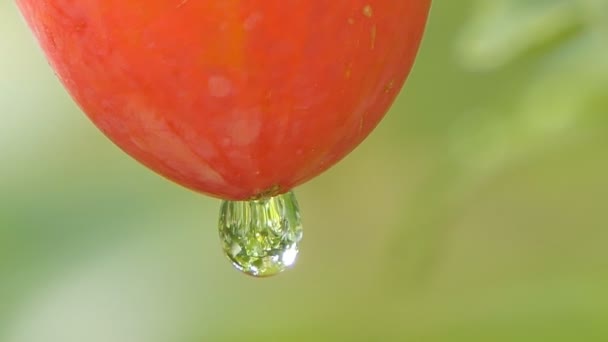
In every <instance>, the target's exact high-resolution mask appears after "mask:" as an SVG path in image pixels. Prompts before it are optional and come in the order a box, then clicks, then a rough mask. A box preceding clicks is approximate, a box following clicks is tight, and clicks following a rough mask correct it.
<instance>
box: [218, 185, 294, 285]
mask: <svg viewBox="0 0 608 342" xmlns="http://www.w3.org/2000/svg"><path fill="white" fill-rule="evenodd" d="M219 233H220V239H221V242H222V247H223V249H224V253H225V254H226V256H227V257H228V259H230V261H231V262H232V264H233V265H234V267H236V268H237V269H239V270H240V271H242V272H244V273H246V274H249V275H252V276H255V277H267V276H273V275H276V274H279V273H281V272H283V271H285V270H286V269H287V268H289V267H291V266H293V264H294V263H295V261H296V257H297V255H298V245H299V243H300V240H301V239H302V224H301V222H300V209H299V208H298V202H297V200H296V197H295V195H294V194H293V192H288V193H285V194H282V195H278V196H274V197H267V198H261V199H256V200H251V201H223V202H222V206H221V208H220V220H219Z"/></svg>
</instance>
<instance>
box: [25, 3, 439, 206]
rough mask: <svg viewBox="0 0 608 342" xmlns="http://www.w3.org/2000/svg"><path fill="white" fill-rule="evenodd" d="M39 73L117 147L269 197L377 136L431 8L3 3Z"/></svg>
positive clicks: (198, 182)
mask: <svg viewBox="0 0 608 342" xmlns="http://www.w3.org/2000/svg"><path fill="white" fill-rule="evenodd" d="M16 2H17V5H18V6H19V8H20V9H21V11H22V13H23V15H24V16H25V18H26V21H27V22H28V24H29V25H30V27H31V29H32V30H33V32H34V33H35V35H36V37H37V38H38V40H39V42H40V44H41V46H42V48H43V50H44V52H45V54H46V56H47V58H48V60H49V62H50V64H51V66H52V67H53V69H54V70H55V72H56V73H57V75H58V77H59V78H60V80H61V82H62V83H63V84H64V86H65V87H66V89H67V90H68V91H69V92H70V94H71V96H72V97H73V98H74V99H75V101H76V102H77V103H78V104H79V106H80V107H81V108H82V110H83V111H84V112H85V113H86V114H87V115H88V117H89V118H90V119H91V120H92V121H93V122H94V123H95V125H96V126H97V127H98V128H99V129H100V130H101V131H103V133H104V134H105V135H107V136H108V137H109V138H110V139H111V140H112V141H113V142H114V143H116V145H118V146H119V147H120V148H122V149H123V150H124V151H125V152H127V153H128V154H130V155H131V156H133V157H134V158H135V159H137V160H138V161H140V162H141V163H143V164H144V165H146V166H148V167H149V168H151V169H153V170H154V171H156V172H158V173H160V174H161V175H163V176H165V177H167V178H169V179H171V180H173V181H175V182H177V183H179V184H182V185H184V186H186V187H188V188H190V189H193V190H195V191H198V192H201V193H204V194H208V195H211V196H214V197H219V198H224V199H229V200H245V199H252V198H259V197H265V196H270V195H276V194H279V193H283V192H285V191H288V190H290V189H291V188H293V187H295V186H297V185H299V184H301V183H303V182H305V181H307V180H309V179H311V178H313V177H315V176H316V175H318V174H320V173H321V172H323V171H324V170H326V169H328V168H329V167H331V166H332V165H334V164H335V163H336V162H338V161H339V160H340V159H342V158H343V157H344V156H346V155H347V154H348V153H349V152H350V151H352V150H353V149H354V148H355V147H356V146H357V145H358V144H359V143H361V142H362V141H363V140H364V139H365V138H366V137H367V136H368V135H369V133H370V132H371V131H372V130H373V129H374V127H376V125H377V124H378V123H379V121H380V120H381V119H382V117H383V116H384V115H385V113H386V112H387V111H388V109H389V107H390V105H391V104H392V103H393V101H394V100H395V98H396V96H397V94H398V93H399V91H400V89H401V88H402V86H403V84H404V82H405V79H406V77H407V75H408V74H409V72H410V70H411V68H412V65H413V63H414V59H415V56H416V54H417V51H418V48H419V45H420V41H421V37H422V35H423V31H424V27H425V24H426V19H427V15H428V11H429V7H430V0H365V1H358V0H331V1H328V0H288V1H285V0H281V1H279V0H213V1H212V0H16Z"/></svg>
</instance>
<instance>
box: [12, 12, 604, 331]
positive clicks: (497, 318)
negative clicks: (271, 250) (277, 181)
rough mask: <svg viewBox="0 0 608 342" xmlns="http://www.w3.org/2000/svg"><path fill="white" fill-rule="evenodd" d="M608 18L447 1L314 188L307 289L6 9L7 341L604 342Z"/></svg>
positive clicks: (301, 271)
mask: <svg viewBox="0 0 608 342" xmlns="http://www.w3.org/2000/svg"><path fill="white" fill-rule="evenodd" d="M606 37H608V1H606V0H547V1H525V0H517V1H513V0H493V1H490V0H485V1H484V0H478V1H471V0H463V1H459V2H457V3H456V2H454V1H436V2H435V4H434V6H433V11H432V15H431V20H430V22H429V26H428V30H427V35H426V38H425V41H424V44H423V46H422V50H421V53H420V56H419V59H418V62H417V64H416V67H415V69H414V71H413V73H412V75H411V77H410V79H409V81H408V83H407V85H406V87H405V89H404V91H403V93H402V95H401V96H400V98H399V100H398V102H397V103H396V104H395V106H394V107H393V109H392V110H391V112H390V113H389V115H388V116H387V118H386V119H385V121H384V122H383V123H382V124H381V125H380V126H379V127H378V129H377V130H376V131H375V132H374V134H372V136H371V137H370V138H369V139H368V140H367V141H366V142H365V143H364V144H363V145H362V146H361V147H360V148H358V149H357V150H356V151H355V152H354V153H353V154H352V155H351V156H349V157H348V158H347V159H345V160H344V161H343V162H342V163H340V164H339V165H338V166H336V167H335V168H333V169H332V170H330V171H329V172H327V173H326V174H324V175H323V176H321V177H319V178H317V179H315V180H313V181H312V182H310V183H308V184H306V185H304V186H302V187H301V188H299V189H298V194H299V198H300V200H299V201H300V204H301V207H302V210H303V220H304V224H305V238H304V239H305V241H304V243H303V246H302V254H301V257H300V260H299V263H298V265H297V267H296V269H295V270H293V271H291V272H289V273H287V274H285V275H283V276H281V277H278V278H275V279H265V280H254V279H250V278H247V277H244V276H242V275H240V274H238V273H237V272H236V271H233V270H232V269H231V267H230V266H229V264H228V262H227V261H226V260H225V259H224V257H223V256H222V255H221V252H220V247H219V242H218V236H217V232H216V221H217V208H218V203H217V201H216V200H213V199H209V198H205V197H202V196H199V195H197V194H194V193H191V192H189V191H187V190H185V189H183V188H180V187H178V186H175V185H174V184H171V183H169V182H167V181H165V180H164V179H162V178H160V177H158V176H156V175H155V174H153V173H152V172H150V171H148V170H147V169H145V168H144V167H143V166H141V165H139V164H137V163H135V162H134V161H132V160H131V159H130V158H129V157H127V156H126V155H124V154H123V153H121V152H120V151H119V150H118V149H117V148H116V147H115V146H113V145H112V144H111V143H110V142H109V141H108V140H107V139H106V138H104V137H103V136H102V134H101V133H100V132H98V131H97V130H96V129H95V128H94V127H93V126H92V125H91V124H90V123H89V122H88V120H87V119H86V118H85V116H84V115H82V114H81V113H79V110H78V109H77V107H76V106H75V105H74V104H73V102H72V101H71V100H70V99H69V97H68V96H67V94H66V93H65V91H64V90H63V89H62V88H61V86H60V85H59V83H58V81H57V80H56V79H55V77H54V76H53V73H52V71H51V70H50V68H49V67H48V66H47V65H46V62H45V61H44V58H43V56H42V54H41V53H40V51H39V49H38V48H37V47H36V45H35V42H34V41H33V39H32V37H31V35H30V33H29V32H28V31H27V29H26V27H25V25H24V24H23V22H22V20H21V18H20V16H19V14H18V12H17V10H16V8H15V6H14V4H12V3H11V2H10V1H5V2H2V3H1V4H0V74H1V75H2V77H1V78H0V303H1V304H0V341H3V342H4V341H6V342H37V341H49V342H52V341H62V342H67V341H116V342H123V341H124V342H137V341H144V342H154V341H159V342H163V341H237V340H242V341H258V340H259V341H275V340H276V341H280V340H281V341H283V340H284V341H442V342H443V341H534V342H536V341H605V340H607V339H608V325H606V322H607V321H608V292H607V291H606V289H607V288H608V249H607V248H606V245H608V229H606V228H607V227H608V217H607V216H606V207H607V205H608V204H607V203H608V177H606V175H607V174H608V158H607V154H606V152H605V151H606V149H607V148H608V141H607V139H606V136H607V133H608V96H607V93H608V44H606V43H607V38H606Z"/></svg>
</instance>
